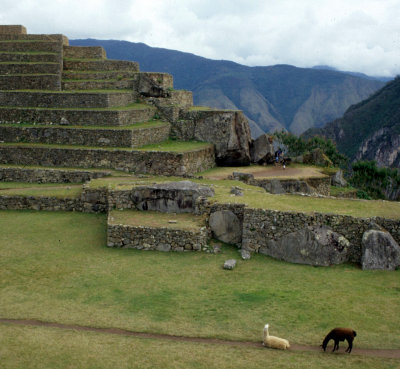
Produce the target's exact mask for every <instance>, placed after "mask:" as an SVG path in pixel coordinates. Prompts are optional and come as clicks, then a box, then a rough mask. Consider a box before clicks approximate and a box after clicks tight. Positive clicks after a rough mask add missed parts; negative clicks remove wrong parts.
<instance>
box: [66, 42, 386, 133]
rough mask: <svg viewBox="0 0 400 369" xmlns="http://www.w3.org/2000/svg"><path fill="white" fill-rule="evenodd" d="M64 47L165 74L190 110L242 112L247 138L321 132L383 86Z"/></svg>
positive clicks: (137, 48)
mask: <svg viewBox="0 0 400 369" xmlns="http://www.w3.org/2000/svg"><path fill="white" fill-rule="evenodd" d="M70 44H71V45H75V46H78V45H79V46H89V45H91V46H102V47H104V49H105V50H106V52H107V56H108V57H109V58H110V59H120V60H131V61H137V62H139V64H140V68H141V70H142V71H159V72H167V73H170V74H172V75H173V77H174V85H175V88H177V89H187V90H190V91H193V97H194V102H195V104H196V105H206V106H210V107H213V108H222V109H239V110H243V112H244V113H245V115H246V116H247V118H248V119H249V122H250V127H251V130H252V135H253V137H257V136H259V135H260V134H262V133H263V132H272V131H275V130H281V129H285V130H288V131H290V132H292V133H294V134H301V133H303V132H304V131H306V130H307V129H309V128H313V127H322V126H323V125H324V124H326V123H327V122H330V121H332V120H334V119H336V118H338V117H341V116H342V115H343V113H344V112H345V111H346V109H347V108H348V107H349V106H351V105H352V104H356V103H358V102H360V101H361V100H363V99H366V98H368V97H369V96H370V95H371V94H373V93H374V92H375V91H376V90H378V89H379V88H381V87H382V86H383V85H384V82H383V81H381V80H378V79H374V78H371V77H368V76H364V75H358V74H357V75H354V74H351V73H344V72H339V71H336V70H331V69H326V68H297V67H294V66H290V65H275V66H268V67H247V66H244V65H240V64H237V63H234V62H231V61H226V60H211V59H206V58H203V57H200V56H196V55H193V54H190V53H184V52H179V51H175V50H168V49H162V48H153V47H149V46H147V45H145V44H143V43H133V42H127V41H115V40H95V39H86V40H70Z"/></svg>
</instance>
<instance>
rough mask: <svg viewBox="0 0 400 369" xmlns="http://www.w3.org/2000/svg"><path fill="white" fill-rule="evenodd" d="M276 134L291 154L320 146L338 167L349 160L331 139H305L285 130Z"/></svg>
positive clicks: (303, 152) (308, 150) (298, 153)
mask: <svg viewBox="0 0 400 369" xmlns="http://www.w3.org/2000/svg"><path fill="white" fill-rule="evenodd" d="M274 135H275V137H276V138H277V139H278V141H280V142H281V143H282V144H283V145H285V146H286V147H287V148H288V150H289V152H288V153H287V154H288V155H289V156H298V155H303V154H305V153H307V152H311V151H313V150H315V149H317V148H318V149H321V150H322V151H323V153H324V154H325V155H326V156H327V157H328V158H329V159H330V160H331V161H332V163H333V165H334V166H336V167H338V166H341V165H344V164H346V162H347V161H348V158H347V157H346V156H345V155H343V154H341V153H339V151H338V150H337V148H336V145H335V144H334V143H333V141H332V140H330V139H325V138H323V137H318V136H314V137H311V138H309V139H303V138H302V137H297V136H295V135H294V134H292V133H288V132H285V131H281V132H277V133H275V134H274Z"/></svg>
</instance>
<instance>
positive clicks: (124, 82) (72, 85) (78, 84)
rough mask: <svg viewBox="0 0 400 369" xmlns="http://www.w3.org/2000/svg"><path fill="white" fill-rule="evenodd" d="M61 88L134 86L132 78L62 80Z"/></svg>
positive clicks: (123, 87)
mask: <svg viewBox="0 0 400 369" xmlns="http://www.w3.org/2000/svg"><path fill="white" fill-rule="evenodd" d="M61 85H62V89H63V90H66V91H71V90H128V89H130V90H133V88H134V87H135V86H136V81H134V80H130V79H128V80H120V81H118V80H115V81H113V80H106V81H68V80H63V81H62V83H61Z"/></svg>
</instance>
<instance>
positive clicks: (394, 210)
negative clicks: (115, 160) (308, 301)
mask: <svg viewBox="0 0 400 369" xmlns="http://www.w3.org/2000/svg"><path fill="white" fill-rule="evenodd" d="M181 180H182V178H179V177H153V176H148V177H147V178H139V179H138V178H136V179H135V178H134V177H131V178H129V177H123V178H122V177H121V178H119V177H114V178H110V177H108V178H99V179H96V180H93V181H92V182H91V183H90V186H91V187H92V188H96V187H107V188H110V189H117V190H124V189H125V190H129V189H131V188H132V187H133V186H136V185H144V184H148V183H155V182H165V181H181ZM191 180H192V181H194V182H197V183H201V184H205V185H210V186H212V187H213V188H214V190H215V197H212V198H210V201H214V202H221V203H231V204H233V203H236V204H246V205H247V206H249V207H251V208H262V209H271V210H280V211H294V212H304V213H313V212H320V213H336V214H342V215H351V216H354V217H361V218H362V217H374V216H380V217H386V218H390V219H399V218H400V202H396V201H381V200H377V201H374V200H353V199H342V198H318V197H310V196H300V195H291V194H289V195H273V194H270V193H268V192H266V191H264V189H262V188H261V187H256V186H250V185H246V184H244V183H242V182H240V181H233V180H213V179H207V178H204V179H191ZM233 186H237V187H240V188H242V190H243V196H233V195H232V194H231V193H230V190H231V188H232V187H233Z"/></svg>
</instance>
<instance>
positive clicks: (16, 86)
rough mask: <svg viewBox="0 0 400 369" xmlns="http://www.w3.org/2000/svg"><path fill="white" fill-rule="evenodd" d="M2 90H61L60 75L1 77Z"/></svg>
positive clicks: (0, 85)
mask: <svg viewBox="0 0 400 369" xmlns="http://www.w3.org/2000/svg"><path fill="white" fill-rule="evenodd" d="M0 90H55V91H60V90H61V76H60V74H9V75H0Z"/></svg>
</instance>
